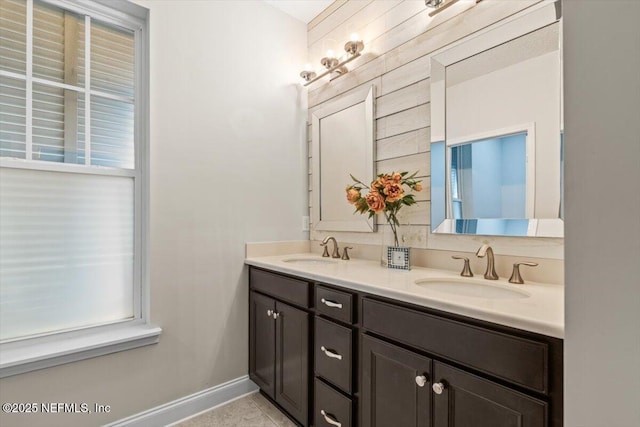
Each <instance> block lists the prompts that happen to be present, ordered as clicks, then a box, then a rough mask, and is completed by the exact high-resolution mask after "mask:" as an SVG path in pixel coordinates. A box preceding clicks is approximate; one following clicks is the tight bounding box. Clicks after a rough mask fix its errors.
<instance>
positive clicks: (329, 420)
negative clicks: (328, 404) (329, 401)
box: [320, 409, 342, 427]
mask: <svg viewBox="0 0 640 427" xmlns="http://www.w3.org/2000/svg"><path fill="white" fill-rule="evenodd" d="M320 414H321V415H322V416H323V417H324V420H325V421H326V422H327V424H331V425H332V426H336V427H342V423H339V422H338V421H336V420H335V419H334V418H333V417H332V416H331V415H329V414H327V413H326V412H325V410H324V409H321V410H320Z"/></svg>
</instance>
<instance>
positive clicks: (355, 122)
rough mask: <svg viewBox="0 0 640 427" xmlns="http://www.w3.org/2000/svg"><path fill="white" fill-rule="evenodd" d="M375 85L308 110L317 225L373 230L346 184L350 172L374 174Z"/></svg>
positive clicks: (372, 222)
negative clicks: (356, 210) (352, 202)
mask: <svg viewBox="0 0 640 427" xmlns="http://www.w3.org/2000/svg"><path fill="white" fill-rule="evenodd" d="M374 91H375V87H374V86H371V87H368V88H365V89H363V90H359V91H356V92H354V93H351V94H349V95H347V96H344V97H341V98H339V99H337V100H335V101H332V102H330V103H329V104H328V105H326V106H323V108H321V109H319V110H316V111H314V112H312V114H311V119H312V125H311V131H312V139H311V145H312V188H313V200H312V215H313V216H312V220H313V226H314V230H316V231H359V232H373V231H375V230H376V224H375V218H372V219H369V218H367V217H366V215H354V214H353V211H354V208H353V205H350V204H349V203H347V200H346V193H345V187H346V186H347V185H348V184H350V183H351V178H350V177H349V175H350V174H351V175H353V176H356V177H358V178H359V179H361V180H363V181H364V182H371V181H373V178H374V176H375V129H374V99H375V93H374Z"/></svg>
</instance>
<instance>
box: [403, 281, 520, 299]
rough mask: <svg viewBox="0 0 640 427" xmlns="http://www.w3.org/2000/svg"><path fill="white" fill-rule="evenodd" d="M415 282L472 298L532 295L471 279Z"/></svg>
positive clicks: (513, 297) (505, 297)
mask: <svg viewBox="0 0 640 427" xmlns="http://www.w3.org/2000/svg"><path fill="white" fill-rule="evenodd" d="M415 283H416V285H419V286H424V287H425V288H427V289H429V290H432V291H436V292H440V293H446V294H450V295H459V296H465V297H472V298H483V299H515V298H529V296H530V295H529V294H528V293H526V292H524V291H521V290H519V289H511V288H506V287H504V286H500V285H494V284H490V283H484V282H476V281H471V280H469V279H466V280H465V279H455V278H429V279H420V280H416V282H415ZM514 286H516V285H514Z"/></svg>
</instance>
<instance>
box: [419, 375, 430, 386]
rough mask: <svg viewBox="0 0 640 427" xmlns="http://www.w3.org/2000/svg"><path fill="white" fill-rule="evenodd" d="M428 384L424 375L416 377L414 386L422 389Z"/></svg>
mask: <svg viewBox="0 0 640 427" xmlns="http://www.w3.org/2000/svg"><path fill="white" fill-rule="evenodd" d="M428 382H429V378H427V376H426V375H418V376H417V377H416V384H418V387H424V385H425V384H426V383H428Z"/></svg>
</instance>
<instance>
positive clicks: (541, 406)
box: [433, 362, 547, 427]
mask: <svg viewBox="0 0 640 427" xmlns="http://www.w3.org/2000/svg"><path fill="white" fill-rule="evenodd" d="M433 382H434V384H436V385H435V387H434V398H433V407H434V427H498V426H499V427H544V426H546V425H547V422H546V419H547V405H546V403H545V402H543V401H540V400H538V399H534V398H532V397H529V396H527V395H525V394H522V393H519V392H517V391H515V390H511V389H509V388H506V387H503V386H501V385H498V384H496V383H493V382H491V381H489V380H485V379H483V378H480V377H477V376H475V375H472V374H470V373H467V372H465V371H461V370H459V369H456V368H453V367H451V366H448V365H446V364H444V363H439V362H434V374H433ZM438 385H442V386H443V389H439V388H438ZM436 389H438V391H441V390H442V391H441V393H440V394H438V393H437V392H436Z"/></svg>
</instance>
